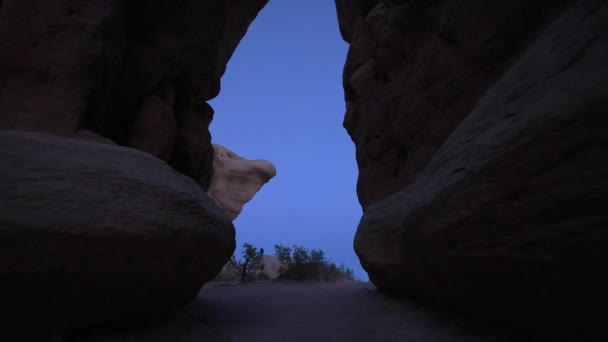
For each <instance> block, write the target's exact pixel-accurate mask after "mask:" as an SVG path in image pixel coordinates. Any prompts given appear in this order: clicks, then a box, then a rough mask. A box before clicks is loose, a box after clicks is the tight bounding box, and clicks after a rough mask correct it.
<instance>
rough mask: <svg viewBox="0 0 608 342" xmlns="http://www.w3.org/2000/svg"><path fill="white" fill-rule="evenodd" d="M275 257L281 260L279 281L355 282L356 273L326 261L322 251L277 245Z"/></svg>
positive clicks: (342, 265) (343, 266) (341, 265)
mask: <svg viewBox="0 0 608 342" xmlns="http://www.w3.org/2000/svg"><path fill="white" fill-rule="evenodd" d="M274 250H275V256H276V257H277V259H279V262H280V263H281V267H280V269H279V279H283V280H320V281H337V280H343V279H348V280H354V272H353V270H352V269H350V268H347V267H346V266H345V265H344V264H340V266H336V264H334V263H333V262H330V261H328V260H326V259H325V254H324V253H323V251H322V250H320V249H313V250H310V251H309V250H308V249H306V248H304V247H301V246H293V248H289V247H286V246H283V245H275V246H274Z"/></svg>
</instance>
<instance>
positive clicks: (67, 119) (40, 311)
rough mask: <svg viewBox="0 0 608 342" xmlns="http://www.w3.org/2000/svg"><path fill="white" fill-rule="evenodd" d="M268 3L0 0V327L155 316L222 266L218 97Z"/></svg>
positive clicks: (230, 234) (228, 228)
mask: <svg viewBox="0 0 608 342" xmlns="http://www.w3.org/2000/svg"><path fill="white" fill-rule="evenodd" d="M267 1H268V0H226V1H225V0H221V1H220V0H204V1H201V0H185V1H179V2H171V1H169V2H168V1H163V0H151V1H146V2H145V4H143V3H142V2H141V1H135V0H86V1H85V0H71V1H59V2H52V3H50V2H47V1H42V0H27V1H22V0H0V130H10V131H11V132H6V133H2V134H1V138H0V139H1V141H0V159H1V165H0V203H2V206H1V209H0V248H1V250H2V258H1V260H0V302H1V303H2V304H1V305H0V320H1V321H2V324H0V330H7V329H15V330H44V331H48V330H61V331H63V330H77V329H85V328H89V327H93V326H98V325H103V324H129V323H131V321H133V320H143V319H146V318H150V317H157V316H159V315H162V314H166V313H169V312H172V311H175V310H176V309H178V308H180V307H181V306H182V305H183V304H185V303H186V302H187V301H188V300H190V299H192V298H194V297H195V295H196V294H197V292H198V290H199V288H200V287H201V286H202V285H203V284H204V283H205V282H206V281H207V280H209V279H211V278H212V277H213V276H214V275H215V274H217V272H219V270H220V269H221V267H222V265H223V264H225V262H226V261H227V260H228V259H229V257H230V255H231V254H232V252H233V251H234V247H235V241H234V228H233V226H232V224H231V222H230V219H229V218H228V217H226V215H225V214H224V213H223V212H222V211H221V209H219V208H218V207H217V206H216V205H215V204H214V203H213V201H212V200H211V199H209V197H208V196H207V195H206V193H205V192H206V191H207V190H208V187H209V184H210V182H211V178H212V174H213V154H214V153H213V148H212V146H211V135H210V133H209V124H210V122H211V120H212V117H213V109H212V108H211V107H210V106H209V104H207V102H206V101H207V100H209V99H211V98H213V97H215V96H216V95H217V94H218V92H219V90H220V77H221V76H222V74H223V73H224V71H225V68H226V63H227V62H228V59H229V58H230V57H231V55H232V53H233V51H234V49H235V48H236V46H237V44H238V43H239V41H240V39H241V38H242V37H243V36H244V34H245V32H246V31H247V27H248V26H249V24H250V23H251V22H252V20H253V19H254V18H255V17H256V15H257V13H258V12H259V11H260V10H261V8H262V7H263V6H264V5H265V4H266V2H267ZM28 132H30V133H28ZM31 132H38V133H48V134H51V135H52V136H47V135H37V134H34V133H31ZM66 137H71V138H76V139H78V140H74V139H66ZM119 145H122V146H123V147H121V146H119ZM124 146H130V147H133V148H135V149H139V150H141V151H144V152H147V153H148V154H146V153H143V152H140V151H136V150H133V149H131V148H128V147H124ZM150 155H153V156H155V157H156V158H154V157H151V156H150ZM161 160H162V161H161ZM163 161H164V162H166V163H164V162H163ZM167 164H169V166H171V167H169V166H167ZM184 175H185V176H188V177H189V178H187V177H185V176H184ZM192 180H194V182H193V181H192Z"/></svg>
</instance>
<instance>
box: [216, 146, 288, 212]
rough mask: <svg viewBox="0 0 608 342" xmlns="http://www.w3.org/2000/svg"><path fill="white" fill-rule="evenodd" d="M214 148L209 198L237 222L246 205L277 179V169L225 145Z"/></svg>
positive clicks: (266, 162) (264, 161)
mask: <svg viewBox="0 0 608 342" xmlns="http://www.w3.org/2000/svg"><path fill="white" fill-rule="evenodd" d="M213 149H214V151H215V154H214V158H213V170H214V172H213V178H212V180H211V185H210V186H209V196H211V198H212V199H213V201H214V202H215V203H216V204H217V205H218V206H219V207H220V208H222V209H223V210H224V212H225V213H226V215H228V217H230V219H232V220H234V219H236V218H237V217H238V216H239V214H240V213H241V210H242V209H243V206H244V205H245V203H247V202H249V201H250V200H251V199H252V198H253V196H254V195H255V194H256V193H257V192H258V191H259V190H260V189H261V188H262V186H263V185H264V184H266V183H268V181H269V180H270V179H271V178H273V177H274V176H276V174H277V170H276V168H275V167H274V165H272V163H270V162H269V161H266V160H262V159H256V160H248V159H245V158H243V157H241V156H239V155H238V154H236V153H234V152H232V151H230V150H229V149H227V148H226V147H224V146H222V145H218V144H213Z"/></svg>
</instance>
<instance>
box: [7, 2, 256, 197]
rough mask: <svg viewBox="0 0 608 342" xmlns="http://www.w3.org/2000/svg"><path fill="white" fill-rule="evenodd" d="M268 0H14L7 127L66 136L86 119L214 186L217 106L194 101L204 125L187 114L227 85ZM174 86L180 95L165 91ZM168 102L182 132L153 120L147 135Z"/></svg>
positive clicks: (91, 125)
mask: <svg viewBox="0 0 608 342" xmlns="http://www.w3.org/2000/svg"><path fill="white" fill-rule="evenodd" d="M267 1H268V0H228V1H219V0H213V1H211V0H209V1H198V0H187V1H180V2H179V4H176V3H173V2H167V1H163V0H152V1H146V2H145V4H144V3H142V2H141V1H136V0H119V1H114V0H94V1H84V0H78V1H70V2H62V3H49V2H47V1H42V0H28V1H20V0H6V1H4V2H3V4H2V7H1V8H0V18H1V20H0V44H1V46H2V49H1V50H0V108H2V110H3V112H4V113H5V114H4V115H2V117H0V129H18V130H27V131H39V132H49V133H53V134H60V135H66V136H73V135H74V132H75V131H77V130H80V129H87V130H90V131H93V132H95V133H97V134H100V135H102V136H104V137H106V138H110V139H112V140H113V141H115V142H116V143H118V144H120V145H129V144H131V146H133V147H137V148H141V149H143V150H145V151H146V152H151V153H152V154H155V155H157V156H158V155H159V157H160V158H162V159H166V160H168V161H170V164H171V165H172V166H173V167H175V168H176V169H177V170H178V171H180V172H181V173H183V174H186V175H188V176H190V177H192V178H193V179H195V180H197V181H198V183H199V185H201V186H202V187H203V188H204V189H205V190H207V187H208V185H209V182H210V178H211V173H212V167H211V164H212V162H213V148H212V147H211V143H210V135H209V131H208V125H209V122H210V121H211V118H212V113H213V112H212V111H209V110H205V111H202V112H201V111H200V110H196V109H195V110H194V112H195V114H194V115H200V116H201V120H200V123H199V124H197V127H195V128H190V127H184V125H183V124H182V123H184V122H186V123H187V122H190V121H191V120H190V119H189V117H190V116H192V115H193V113H192V112H193V107H194V108H200V107H205V106H206V107H209V106H208V105H207V104H206V103H205V101H206V100H209V99H211V98H213V97H215V96H216V95H217V94H218V92H219V90H220V77H221V76H222V74H223V73H224V71H225V69H226V63H227V62H228V59H229V58H230V57H231V55H232V53H233V51H234V49H235V48H236V46H237V44H238V43H239V41H240V39H241V38H242V37H243V35H244V34H245V32H246V31H247V27H248V26H249V24H250V23H251V21H252V20H253V19H254V18H255V16H256V15H257V13H258V11H259V10H260V9H261V8H262V7H263V6H264V5H265V4H266V2H267ZM166 89H173V91H174V97H175V99H174V100H167V99H166V98H164V97H166V95H165V94H164V93H165V90H166ZM157 98H161V99H163V101H155V99H157ZM153 106H159V107H162V108H158V109H156V110H155V109H154V108H153ZM166 106H169V107H172V112H173V114H172V115H173V117H174V118H175V120H176V121H177V128H176V129H177V133H173V128H169V129H168V131H167V132H158V131H157V130H150V131H149V133H148V134H149V136H148V137H146V136H145V134H144V133H145V130H144V129H142V125H143V126H150V125H152V126H155V125H156V124H155V123H154V120H151V119H150V118H151V117H154V116H155V114H154V113H155V112H156V113H157V114H158V113H165V114H168V113H169V111H168V109H167V108H166ZM209 109H210V107H209ZM142 115H143V116H142ZM163 117H165V118H166V119H169V116H167V115H163ZM142 118H146V119H142ZM165 121H166V120H165ZM165 121H163V122H165ZM169 121H170V120H169ZM183 130H186V131H193V130H194V131H196V132H197V134H198V133H200V134H201V135H200V140H199V139H191V138H188V139H183V138H181V136H183V135H189V134H190V132H186V133H184V132H182V131H183ZM173 134H176V135H177V142H176V143H175V144H174V145H172V144H169V143H168V141H170V140H171V139H170V138H169V137H171V136H173ZM133 135H135V136H133ZM162 140H167V142H165V143H161V141H162ZM144 142H145V143H144ZM156 145H157V146H156ZM170 147H173V149H174V150H173V151H169V152H167V151H166V150H167V149H169V148H170ZM158 149H161V150H162V152H158V151H157V150H158ZM192 153H195V154H192ZM168 156H170V157H171V158H170V159H169V157H168Z"/></svg>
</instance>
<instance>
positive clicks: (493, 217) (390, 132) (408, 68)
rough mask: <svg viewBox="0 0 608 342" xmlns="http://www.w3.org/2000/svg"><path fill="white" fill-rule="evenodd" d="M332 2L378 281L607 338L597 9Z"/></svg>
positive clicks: (607, 76) (606, 159)
mask: <svg viewBox="0 0 608 342" xmlns="http://www.w3.org/2000/svg"><path fill="white" fill-rule="evenodd" d="M336 6H337V9H338V18H339V21H340V30H341V32H342V35H343V37H344V39H345V40H346V41H347V42H350V49H349V52H348V57H347V60H346V65H345V68H344V88H345V98H346V102H347V111H346V115H345V119H344V126H345V128H346V129H347V130H348V133H349V134H350V135H351V137H352V139H353V141H354V142H355V145H356V148H357V161H358V165H359V170H360V174H359V180H358V186H357V190H358V195H359V199H360V202H361V204H362V206H363V207H364V209H365V212H364V215H363V218H362V219H361V223H360V225H359V227H358V230H357V234H356V237H355V250H356V252H357V254H358V255H359V257H360V260H361V263H362V265H363V267H364V268H365V269H366V270H367V272H368V273H369V276H370V279H371V280H372V281H373V282H374V284H376V285H377V286H378V287H379V288H381V289H384V290H386V291H393V292H399V293H405V294H410V295H412V294H413V295H417V296H425V297H427V298H434V299H436V300H438V301H440V302H442V303H446V304H449V305H452V306H456V307H458V308H460V309H464V310H467V311H475V312H478V313H482V314H483V315H485V316H486V317H490V318H493V319H496V320H498V321H501V322H503V323H506V324H507V325H510V326H512V327H516V328H520V329H522V330H526V331H528V332H532V333H533V334H536V335H539V336H544V337H548V338H550V339H551V340H563V339H565V340H605V339H606V338H608V336H607V335H608V333H607V332H606V330H605V328H604V323H605V322H604V319H603V317H604V315H603V314H602V312H603V310H604V309H605V307H606V306H608V294H607V292H606V290H605V289H606V288H607V287H608V282H607V281H606V280H605V279H608V274H607V271H606V270H607V269H606V267H605V266H606V265H608V253H607V252H606V251H607V249H606V246H607V245H608V211H606V208H608V153H607V149H606V146H608V135H607V134H606V131H607V130H608V120H607V119H606V118H607V117H608V116H607V112H608V102H607V101H606V99H608V83H607V80H608V58H607V57H608V4H606V2H603V1H578V2H576V1H557V2H545V1H526V2H501V3H489V2H481V1H465V2H459V3H454V2H449V1H438V2H415V1H399V2H397V1H343V0H337V1H336Z"/></svg>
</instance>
